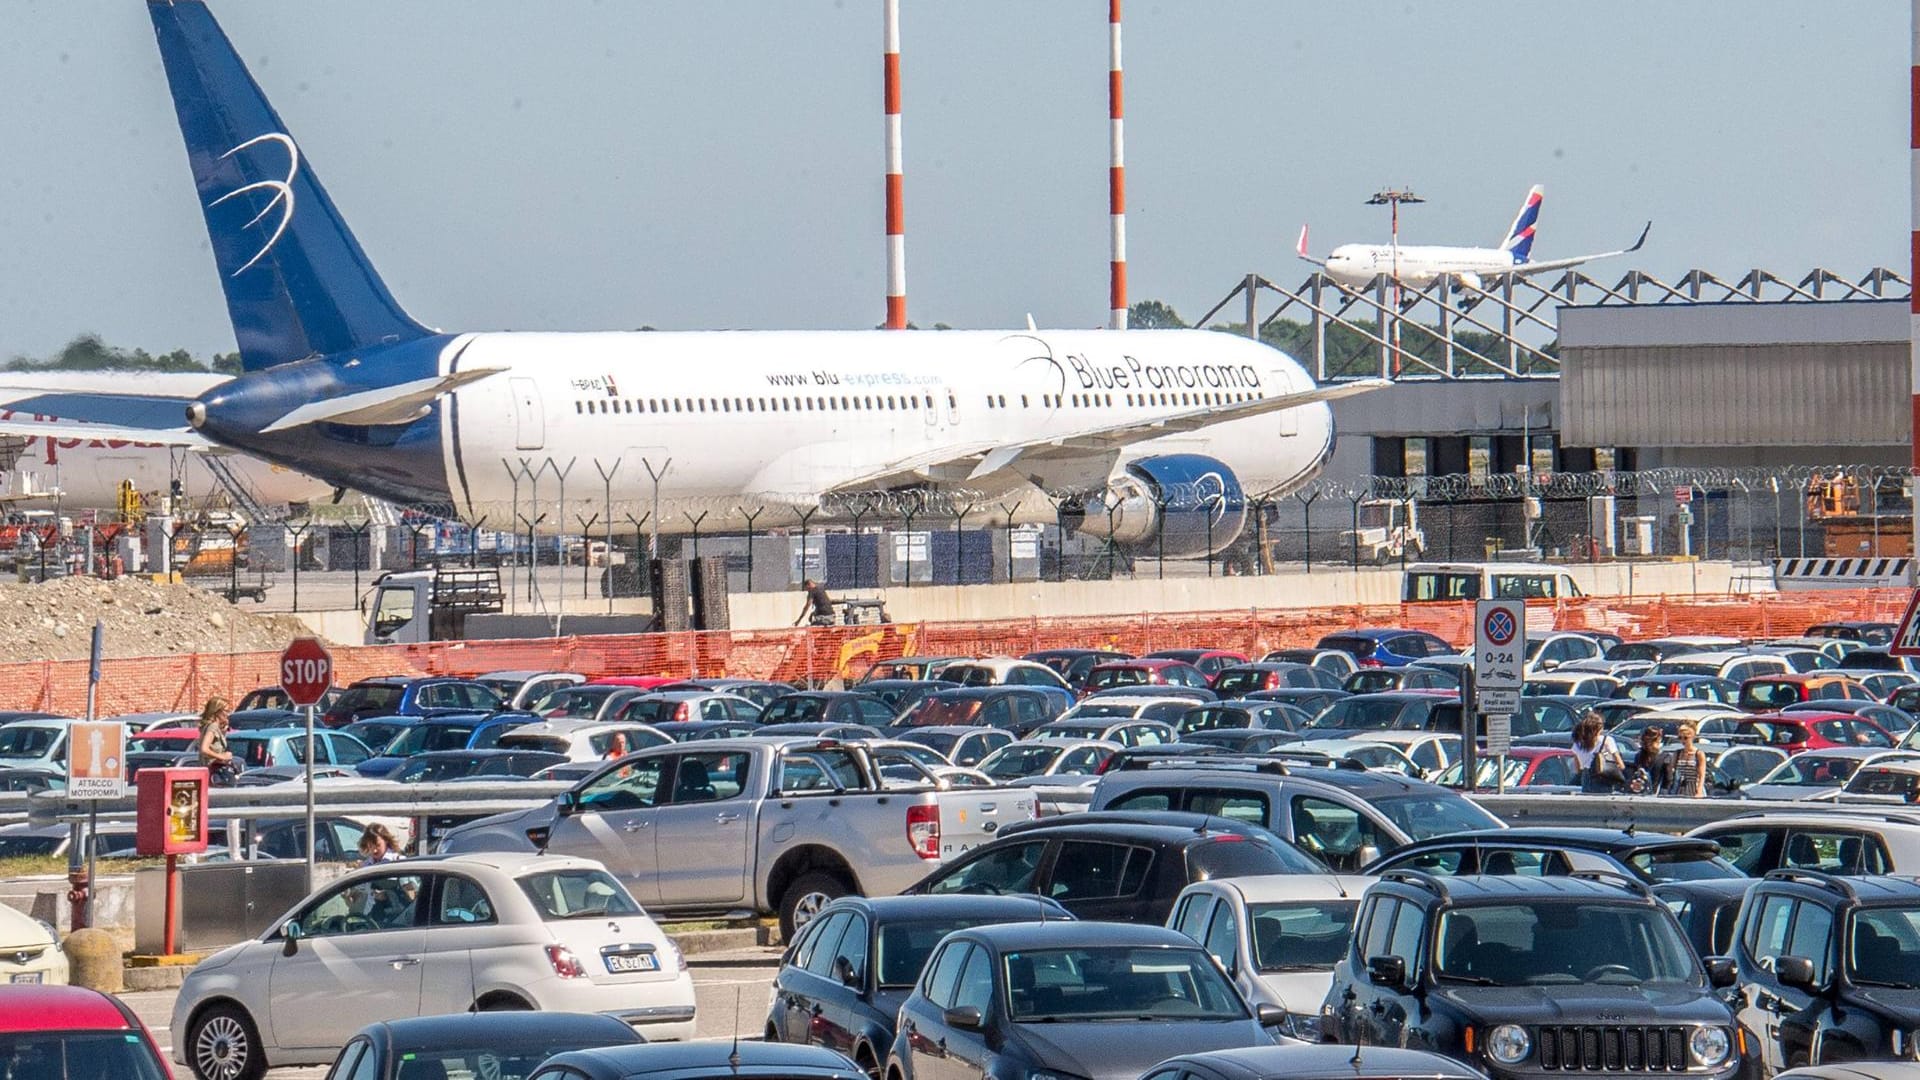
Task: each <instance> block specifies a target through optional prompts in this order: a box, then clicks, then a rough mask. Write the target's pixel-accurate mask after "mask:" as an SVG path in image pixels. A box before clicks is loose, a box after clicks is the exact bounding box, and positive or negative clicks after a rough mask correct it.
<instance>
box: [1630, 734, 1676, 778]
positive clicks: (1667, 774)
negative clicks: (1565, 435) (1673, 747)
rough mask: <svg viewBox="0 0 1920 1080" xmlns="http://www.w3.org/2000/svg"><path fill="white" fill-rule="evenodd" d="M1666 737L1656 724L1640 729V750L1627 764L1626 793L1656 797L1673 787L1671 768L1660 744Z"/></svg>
mask: <svg viewBox="0 0 1920 1080" xmlns="http://www.w3.org/2000/svg"><path fill="white" fill-rule="evenodd" d="M1665 741H1666V735H1665V733H1663V732H1662V731H1661V730H1660V725H1658V724H1648V725H1647V726H1646V727H1644V728H1641V729H1640V750H1639V752H1638V753H1636V754H1634V755H1633V760H1632V761H1630V762H1628V763H1627V770H1626V771H1627V793H1628V794H1630V795H1658V794H1660V793H1662V792H1664V791H1666V790H1667V789H1668V788H1670V787H1672V786H1673V767H1672V764H1671V762H1670V760H1669V759H1668V757H1667V755H1666V754H1665V753H1664V752H1662V749H1661V744H1662V743H1663V742H1665Z"/></svg>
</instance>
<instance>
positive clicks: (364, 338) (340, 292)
mask: <svg viewBox="0 0 1920 1080" xmlns="http://www.w3.org/2000/svg"><path fill="white" fill-rule="evenodd" d="M147 11H148V13H149V14H151V15H152V16H153V30H154V35H155V36H156V37H157V38H158V39H159V41H160V58H161V60H162V61H163V62H164V63H165V65H166V69H167V83H168V85H169V86H170V87H171V88H172V90H173V106H174V110H175V112H176V113H178V115H179V118H180V133H181V134H182V135H183V136H184V137H185V139H186V143H187V158H188V161H189V162H190V163H191V164H192V166H193V182H194V186H195V187H196V188H197V189H198V190H199V193H200V202H201V209H202V210H203V211H204V212H205V214H206V218H207V234H208V236H209V237H210V238H211V239H212V241H213V255H214V261H215V263H216V264H217V265H218V266H219V269H220V286H221V288H222V289H224V290H226V294H227V312H228V314H229V315H230V316H232V318H233V332H234V336H235V338H236V339H237V340H238V341H239V343H240V362H241V365H242V366H243V367H244V368H246V369H247V370H249V371H254V370H258V369H261V368H267V367H272V366H274V365H276V364H283V363H286V362H288V361H290V360H299V359H301V358H303V357H308V356H314V355H322V356H328V355H332V354H335V353H340V352H344V351H346V350H349V349H355V348H361V347H365V346H369V345H376V344H380V343H382V342H392V341H407V340H411V339H414V338H418V337H424V336H426V335H427V334H428V333H429V331H428V330H427V329H426V328H425V327H423V326H421V325H420V324H419V323H417V322H414V321H413V319H412V317H410V316H409V315H408V314H407V313H406V312H405V311H403V310H402V309H401V307H400V305H399V304H398V303H397V302H396V301H395V300H394V299H393V295H392V294H391V293H389V292H388V291H387V286H386V284H385V283H384V282H382V281H381V280H380V275H379V274H378V273H377V272H375V270H374V269H373V264H372V263H370V262H368V261H367V256H366V253H365V252H363V251H361V250H360V244H359V242H358V241H356V240H354V238H353V233H352V232H351V231H350V230H348V228H347V225H346V222H345V221H343V220H341V218H340V212H339V211H338V210H336V209H334V205H333V200H332V199H329V198H328V197H327V192H326V189H325V188H323V187H321V186H320V178H319V177H318V176H316V175H315V174H314V171H313V166H312V164H311V163H309V162H308V161H307V160H306V158H305V157H304V156H303V155H302V154H301V152H300V147H299V145H298V144H297V143H295V142H294V140H293V137H292V136H291V135H289V134H288V133H287V128H286V125H285V124H283V123H281V122H280V117H279V115H278V114H276V113H275V112H274V111H273V106H272V105H271V104H269V103H268V102H267V97H266V95H265V94H264V93H262V92H261V90H260V86H259V84H257V83H255V82H254V81H253V76H252V75H250V74H248V72H247V67H246V64H244V63H243V62H242V61H241V59H240V56H239V54H237V53H236V52H234V50H233V45H232V43H231V42H229V41H228V40H227V36H226V34H224V33H223V32H221V30H220V24H219V23H217V22H215V21H214V18H213V13H212V12H210V11H208V10H207V5H206V3H205V2H204V0H148V3H147Z"/></svg>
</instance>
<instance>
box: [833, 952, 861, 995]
mask: <svg viewBox="0 0 1920 1080" xmlns="http://www.w3.org/2000/svg"><path fill="white" fill-rule="evenodd" d="M833 977H834V978H836V979H839V980H840V985H842V986H850V987H853V988H854V989H856V990H858V989H859V988H860V973H859V972H857V971H855V970H853V961H851V960H849V959H847V958H846V957H844V956H837V957H835V958H834V960H833Z"/></svg>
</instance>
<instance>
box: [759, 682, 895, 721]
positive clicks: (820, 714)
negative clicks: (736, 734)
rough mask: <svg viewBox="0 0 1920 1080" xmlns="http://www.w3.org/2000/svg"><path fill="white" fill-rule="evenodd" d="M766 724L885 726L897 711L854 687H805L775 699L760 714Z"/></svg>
mask: <svg viewBox="0 0 1920 1080" xmlns="http://www.w3.org/2000/svg"><path fill="white" fill-rule="evenodd" d="M760 722H761V723H762V724H767V725H772V724H819V723H825V724H865V725H867V726H868V727H873V728H883V727H886V726H887V725H888V724H891V723H892V722H893V710H892V709H890V708H888V707H887V703H886V702H884V701H882V700H880V699H879V698H877V697H875V696H873V695H872V694H862V693H855V692H853V691H850V690H801V691H798V692H795V693H792V694H788V695H786V696H785V697H779V698H775V699H774V700H773V704H771V705H768V706H767V708H766V711H765V712H762V713H761V714H760Z"/></svg>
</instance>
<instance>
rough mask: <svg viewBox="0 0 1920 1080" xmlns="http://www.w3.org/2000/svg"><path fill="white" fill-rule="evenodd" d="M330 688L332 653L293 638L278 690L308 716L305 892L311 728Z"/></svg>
mask: <svg viewBox="0 0 1920 1080" xmlns="http://www.w3.org/2000/svg"><path fill="white" fill-rule="evenodd" d="M332 686H333V654H331V653H329V652H327V649H326V646H324V645H322V644H320V642H319V641H317V640H315V639H313V638H295V639H294V640H293V641H292V642H290V643H289V644H288V645H287V647H286V649H285V650H283V651H282V652H281V653H280V689H282V690H284V691H286V694H287V700H289V701H291V702H292V703H293V704H295V705H298V706H300V707H301V709H303V710H304V711H305V712H306V714H307V751H306V752H307V758H306V782H307V845H306V846H307V891H308V892H312V891H313V878H314V857H313V853H314V835H313V833H314V813H313V757H314V755H315V754H316V753H318V752H319V748H318V747H317V746H315V745H314V742H315V740H314V735H313V725H314V720H315V713H316V706H318V705H319V704H320V699H321V698H323V697H325V696H326V694H327V690H328V689H329V688H330V687H332Z"/></svg>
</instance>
